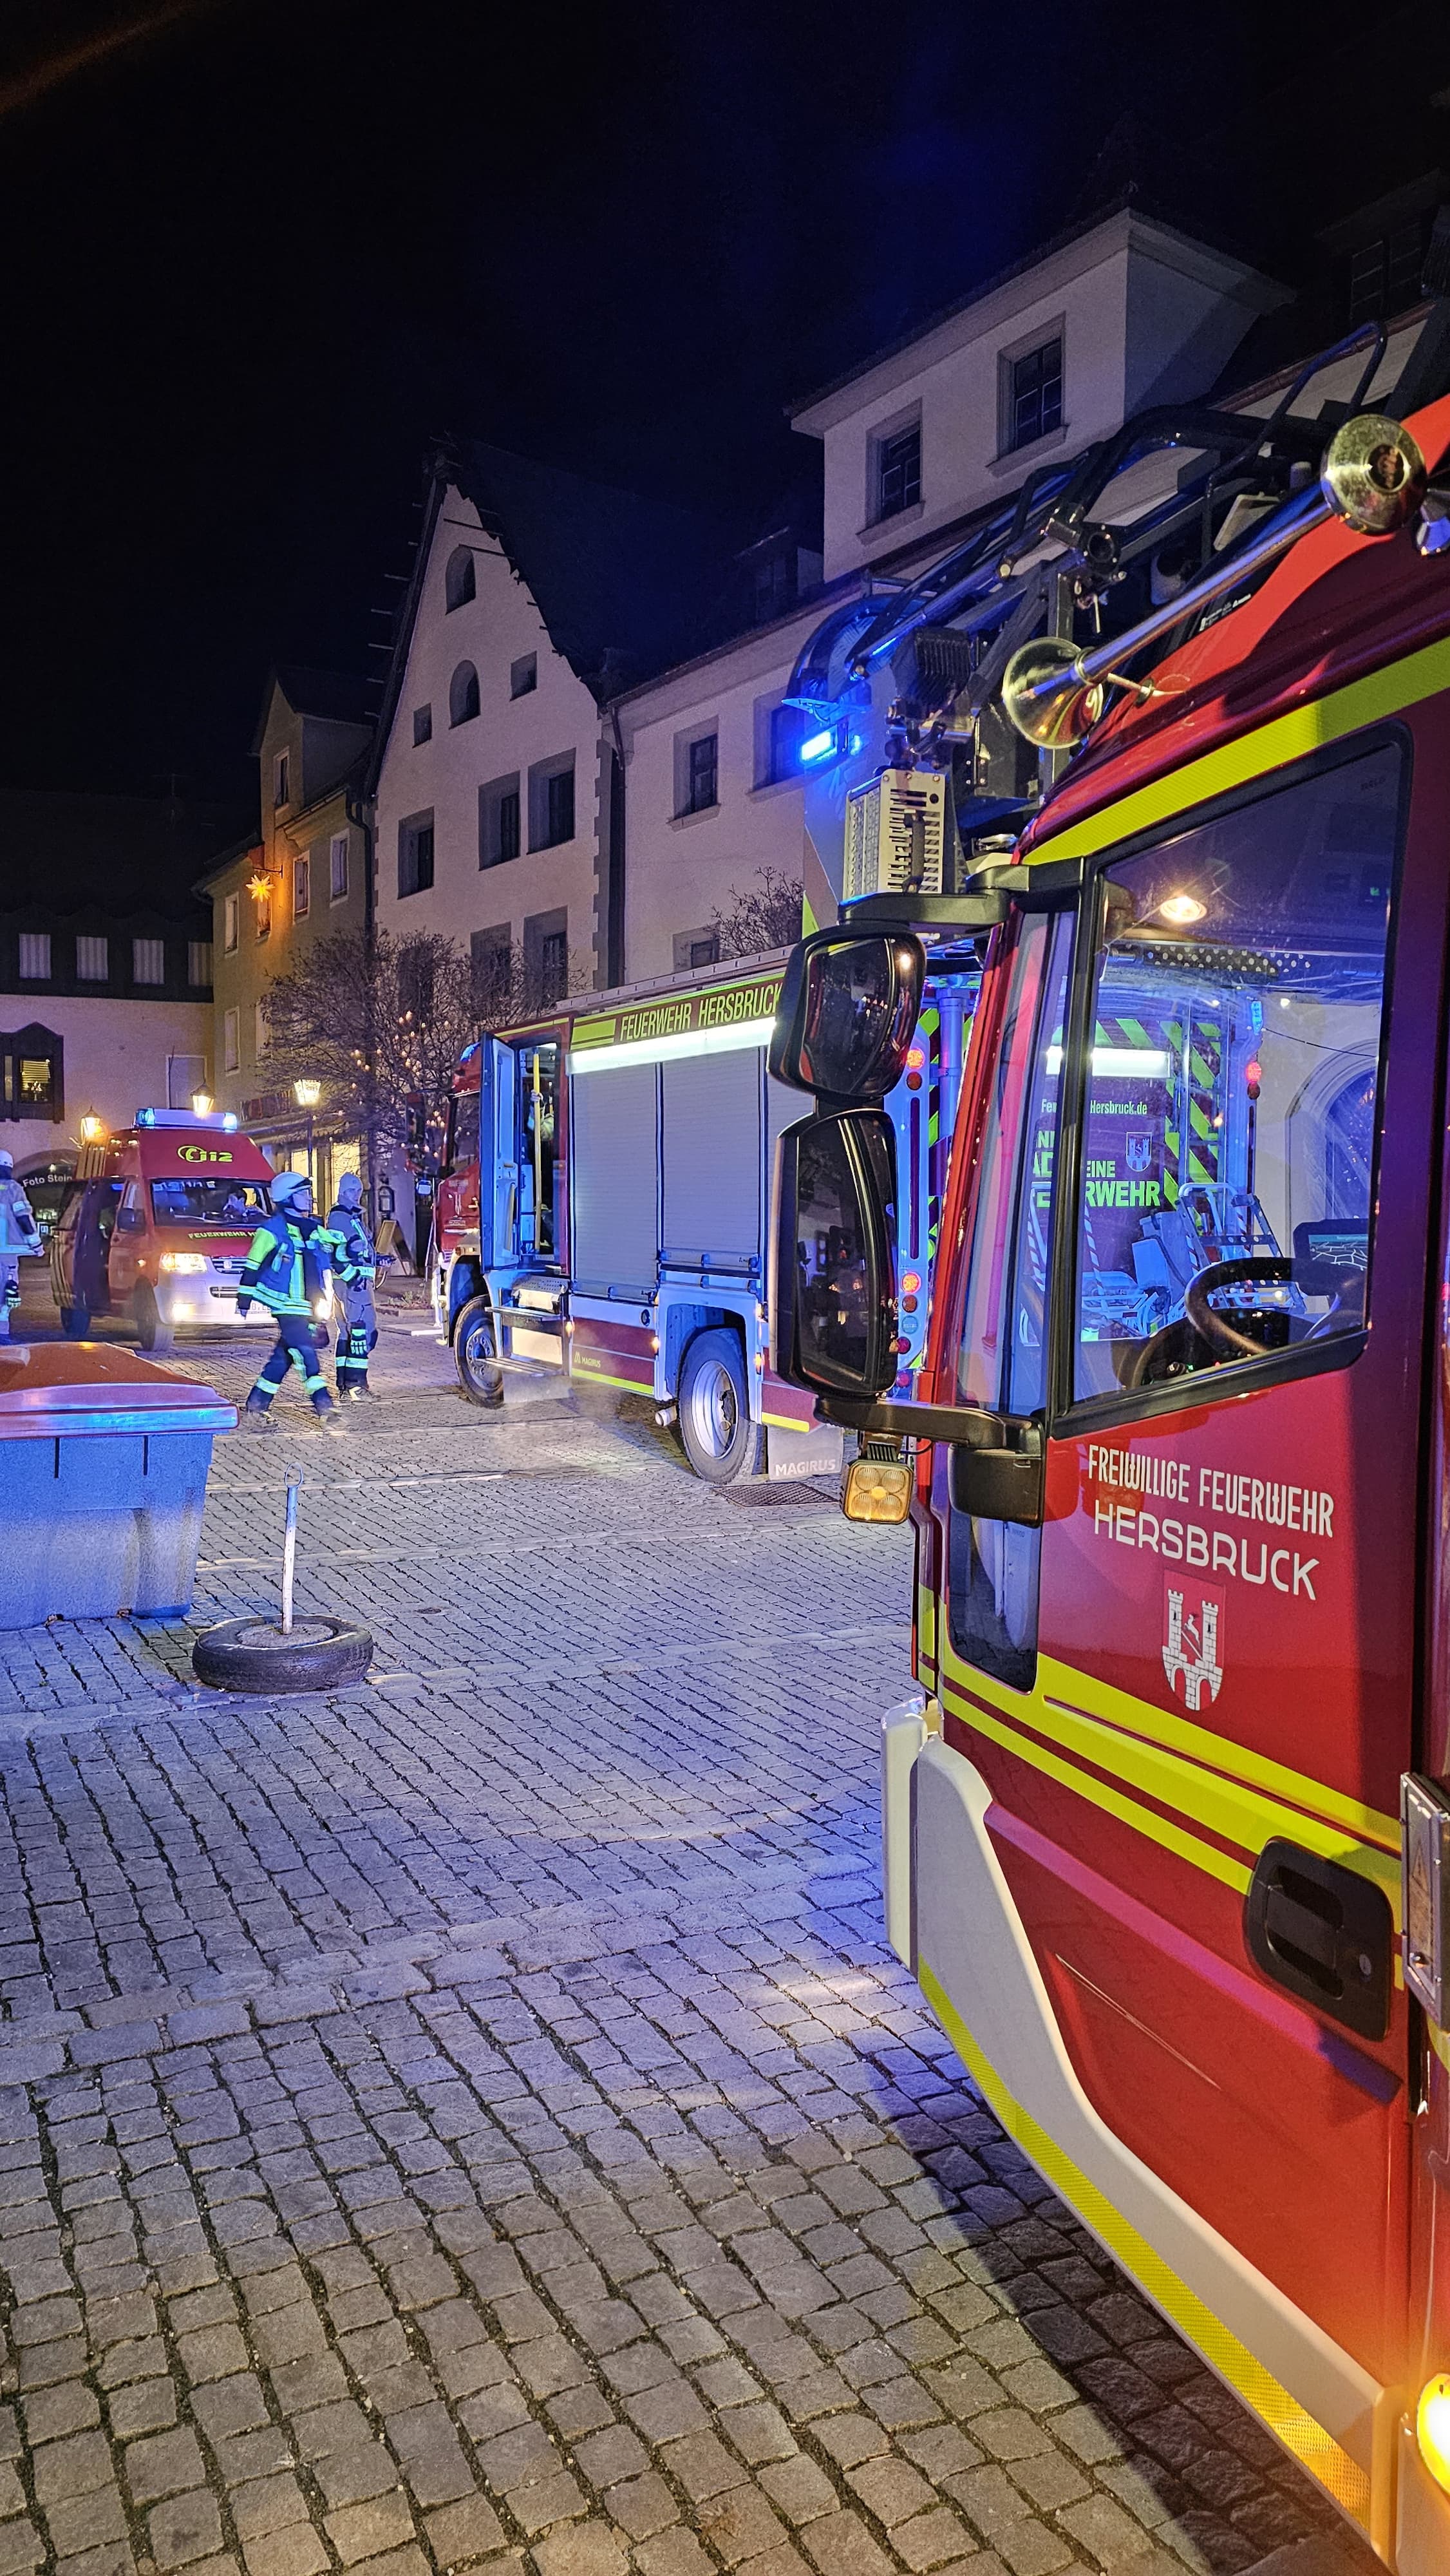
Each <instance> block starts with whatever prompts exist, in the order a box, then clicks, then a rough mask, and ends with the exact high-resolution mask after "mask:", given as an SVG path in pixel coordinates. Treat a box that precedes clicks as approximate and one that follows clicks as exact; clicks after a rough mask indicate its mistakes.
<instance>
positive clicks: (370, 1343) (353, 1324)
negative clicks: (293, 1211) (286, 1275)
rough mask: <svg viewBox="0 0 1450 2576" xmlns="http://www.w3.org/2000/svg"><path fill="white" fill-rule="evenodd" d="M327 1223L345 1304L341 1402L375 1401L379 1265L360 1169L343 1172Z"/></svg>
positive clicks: (339, 1379)
mask: <svg viewBox="0 0 1450 2576" xmlns="http://www.w3.org/2000/svg"><path fill="white" fill-rule="evenodd" d="M327 1225H328V1232H329V1233H330V1234H331V1235H332V1236H333V1237H334V1238H335V1240H336V1242H337V1243H338V1245H339V1246H340V1249H339V1251H338V1254H337V1257H336V1260H335V1261H334V1263H333V1271H334V1275H335V1277H336V1280H337V1286H338V1302H339V1304H340V1306H341V1308H342V1317H341V1321H340V1322H339V1324H338V1328H337V1393H338V1400H339V1402H340V1403H343V1404H358V1403H360V1402H361V1401H362V1399H363V1397H364V1396H367V1397H369V1398H371V1400H372V1402H373V1403H376V1402H377V1401H378V1396H377V1390H376V1388H374V1387H371V1386H369V1384H368V1358H369V1354H370V1353H371V1352H372V1350H373V1349H374V1348H375V1346H376V1343H377V1338H378V1319H377V1314H376V1310H375V1309H374V1306H373V1280H374V1278H375V1277H376V1275H377V1271H378V1266H379V1265H378V1256H377V1253H376V1252H375V1250H374V1249H373V1240H372V1236H371V1235H370V1234H369V1232H368V1230H367V1225H366V1223H365V1221H364V1218H363V1214H362V1183H361V1181H360V1180H359V1179H358V1176H357V1174H356V1172H344V1173H343V1176H342V1178H341V1180H340V1181H339V1182H338V1185H337V1203H336V1205H335V1206H334V1208H333V1210H332V1213H331V1215H330V1216H329V1217H328V1220H327Z"/></svg>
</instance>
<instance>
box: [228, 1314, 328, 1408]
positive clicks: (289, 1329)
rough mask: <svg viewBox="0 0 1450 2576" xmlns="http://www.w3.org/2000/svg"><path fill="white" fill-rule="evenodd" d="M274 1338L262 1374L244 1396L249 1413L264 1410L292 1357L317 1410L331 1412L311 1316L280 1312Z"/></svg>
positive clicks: (289, 1365)
mask: <svg viewBox="0 0 1450 2576" xmlns="http://www.w3.org/2000/svg"><path fill="white" fill-rule="evenodd" d="M276 1321H277V1339H276V1341H275V1343H274V1344H273V1346H272V1348H271V1350H270V1351H269V1352H268V1353H267V1356H266V1358H265V1359H264V1360H263V1362H262V1367H261V1373H260V1375H259V1376H258V1379H257V1383H256V1385H255V1386H254V1387H253V1389H252V1392H251V1394H250V1395H249V1396H248V1398H247V1411H248V1412H249V1413H265V1412H266V1410H267V1407H268V1406H269V1404H270V1403H271V1401H272V1398H273V1396H274V1395H275V1394H276V1392H277V1389H278V1387H279V1386H280V1385H281V1383H282V1380H283V1379H284V1377H285V1376H286V1374H287V1371H288V1370H289V1368H290V1367H291V1366H292V1363H293V1361H294V1360H295V1361H296V1363H297V1366H298V1368H299V1370H300V1371H301V1375H302V1383H303V1385H304V1386H305V1387H306V1389H307V1392H308V1394H309V1395H310V1396H311V1398H312V1401H313V1404H314V1406H315V1407H316V1409H317V1411H318V1412H319V1413H330V1412H331V1411H332V1398H331V1396H330V1395H329V1393H328V1391H327V1380H326V1378H325V1377H324V1376H323V1374H322V1365H321V1356H320V1354H319V1352H318V1348H317V1342H316V1338H315V1336H314V1333H313V1329H312V1318H311V1316H310V1315H279V1316H278V1317H277V1319H276Z"/></svg>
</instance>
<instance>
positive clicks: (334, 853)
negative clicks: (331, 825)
mask: <svg viewBox="0 0 1450 2576" xmlns="http://www.w3.org/2000/svg"><path fill="white" fill-rule="evenodd" d="M347 854H348V840H347V834H346V832H334V833H333V836H332V847H331V849H330V850H329V852H328V864H327V886H328V892H329V894H330V895H331V897H332V900H333V902H334V903H345V902H346V900H347Z"/></svg>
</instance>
